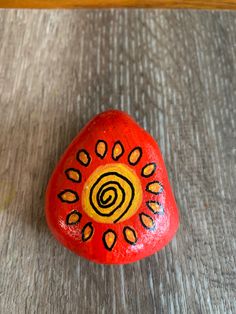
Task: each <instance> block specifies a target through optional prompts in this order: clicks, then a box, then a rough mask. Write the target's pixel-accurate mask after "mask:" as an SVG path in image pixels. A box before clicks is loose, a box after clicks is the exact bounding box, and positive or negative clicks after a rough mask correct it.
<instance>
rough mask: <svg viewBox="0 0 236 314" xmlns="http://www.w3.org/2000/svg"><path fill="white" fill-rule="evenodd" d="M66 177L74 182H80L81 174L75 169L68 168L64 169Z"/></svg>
mask: <svg viewBox="0 0 236 314" xmlns="http://www.w3.org/2000/svg"><path fill="white" fill-rule="evenodd" d="M66 175H67V178H68V179H70V180H72V181H74V182H80V181H81V174H80V172H79V171H78V170H76V169H68V170H66Z"/></svg>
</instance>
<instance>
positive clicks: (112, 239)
mask: <svg viewBox="0 0 236 314" xmlns="http://www.w3.org/2000/svg"><path fill="white" fill-rule="evenodd" d="M116 238H117V237H116V234H115V232H114V231H113V230H107V231H106V232H105V233H104V234H103V242H104V245H105V247H106V249H108V250H109V251H110V250H112V249H113V247H114V245H115V243H116Z"/></svg>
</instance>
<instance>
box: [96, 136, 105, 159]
mask: <svg viewBox="0 0 236 314" xmlns="http://www.w3.org/2000/svg"><path fill="white" fill-rule="evenodd" d="M106 152H107V143H106V142H104V141H102V140H100V141H98V142H97V146H96V153H97V155H98V156H99V157H101V158H104V156H105V155H106Z"/></svg>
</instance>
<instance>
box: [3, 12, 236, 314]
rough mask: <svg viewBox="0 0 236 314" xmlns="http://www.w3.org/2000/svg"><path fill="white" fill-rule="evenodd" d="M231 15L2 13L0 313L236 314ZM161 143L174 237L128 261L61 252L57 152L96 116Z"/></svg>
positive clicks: (235, 58) (235, 27)
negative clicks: (117, 118) (53, 204)
mask: <svg viewBox="0 0 236 314" xmlns="http://www.w3.org/2000/svg"><path fill="white" fill-rule="evenodd" d="M235 64H236V14H235V13H234V12H194V11H175V12H173V11H158V10H146V11H145V10H134V11H128V10H108V11H83V10H82V11H76V10H75V11H20V10H18V11H16V10H15V11H14V10H13V11H1V12H0V176H1V181H0V216H1V223H0V246H1V252H0V265H1V267H0V312H1V313H3V314H8V313H50V314H51V313H57V314H58V313H63V314H64V313H109V314H110V313H128V312H129V313H135V314H136V313H214V314H215V313H227V314H229V313H236V304H235V293H236V275H235V261H236V258H235V249H236V243H235V238H236V237H235V230H236V225H235V222H236V210H235V203H236V200H235V183H236V182H235V179H236V172H235V161H236V160H235V154H236V134H235V120H236V73H235ZM108 108H119V109H123V110H126V111H128V112H129V113H130V114H132V115H133V116H134V117H135V118H136V119H137V121H138V122H139V123H140V124H141V125H142V126H143V127H145V129H147V130H148V131H149V132H150V133H151V134H152V135H153V136H154V137H155V138H156V139H157V141H158V142H159V144H160V147H161V150H162V152H163V155H164V159H165V161H166V165H167V168H168V171H169V176H170V180H171V182H172V186H173V189H174V191H175V194H176V198H177V202H178V205H179V209H180V213H181V226H180V229H179V232H178V234H177V237H176V238H175V239H174V240H173V241H172V243H171V244H170V245H168V246H167V247H166V248H165V249H164V250H162V251H161V252H159V253H158V254H155V255H154V256H152V257H150V258H147V259H145V260H142V261H140V262H138V263H135V264H132V265H128V266H111V267H109V266H103V265H95V264H92V263H90V262H88V261H86V260H83V259H80V258H78V257H77V256H75V255H74V254H72V253H70V252H69V251H67V250H66V249H64V248H63V247H62V246H60V245H59V244H58V243H57V242H56V241H55V240H54V238H53V237H52V235H51V234H50V232H49V230H48V228H47V225H46V223H45V217H44V192H45V188H46V185H47V181H48V179H49V177H50V174H51V172H52V170H53V168H54V167H55V165H56V163H57V161H58V159H59V156H60V155H61V154H62V153H63V151H64V149H65V148H66V147H67V145H68V144H69V143H70V141H71V140H72V139H73V137H74V136H75V135H76V134H77V132H79V130H80V129H81V127H83V126H84V124H85V123H86V122H87V121H88V119H90V118H91V117H92V116H93V115H94V114H96V113H98V112H100V111H102V110H105V109H108Z"/></svg>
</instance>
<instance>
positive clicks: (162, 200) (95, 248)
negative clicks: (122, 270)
mask: <svg viewBox="0 0 236 314" xmlns="http://www.w3.org/2000/svg"><path fill="white" fill-rule="evenodd" d="M46 217H47V222H48V225H49V227H50V229H51V231H52V233H53V234H54V236H55V237H56V238H57V239H58V240H59V241H60V242H61V243H62V244H63V245H64V246H66V247H67V248H68V249H70V250H71V251H73V252H75V253H76V254H78V255H80V256H83V257H85V258H87V259H89V260H91V261H94V262H97V263H105V264H124V263H131V262H134V261H137V260H139V259H141V258H144V257H146V256H149V255H151V254H153V253H155V252H156V251H158V250H160V249H161V248H162V247H163V246H165V245H166V244H167V243H168V242H169V241H170V240H171V239H172V238H173V236H174V234H175V233H176V231H177V228H178V209H177V206H176V203H175V199H174V196H173V193H172V190H171V187H170V184H169V181H168V176H167V172H166V168H165V165H164V162H163V159H162V156H161V153H160V150H159V148H158V145H157V143H156V142H155V140H154V139H153V138H152V137H151V136H150V135H149V134H148V133H147V132H146V131H145V130H143V129H142V128H141V127H140V126H139V125H138V124H137V123H136V122H135V121H134V120H133V119H132V118H131V117H129V116H128V115H127V114H126V113H124V112H120V111H116V110H111V111H107V112H104V113H101V114H99V115H97V116H96V117H95V118H94V119H92V120H91V121H90V122H89V123H88V124H87V125H86V126H85V127H84V128H83V130H82V131H81V132H80V133H79V134H78V136H77V137H76V138H75V139H74V140H73V142H72V143H71V144H70V146H69V147H68V149H67V150H66V152H65V153H64V155H63V156H62V158H61V160H60V161H59V163H58V165H57V167H56V169H55V171H54V173H53V175H52V177H51V179H50V182H49V184H48V188H47V195H46Z"/></svg>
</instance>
